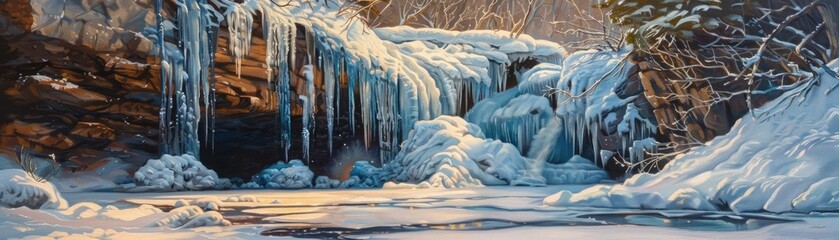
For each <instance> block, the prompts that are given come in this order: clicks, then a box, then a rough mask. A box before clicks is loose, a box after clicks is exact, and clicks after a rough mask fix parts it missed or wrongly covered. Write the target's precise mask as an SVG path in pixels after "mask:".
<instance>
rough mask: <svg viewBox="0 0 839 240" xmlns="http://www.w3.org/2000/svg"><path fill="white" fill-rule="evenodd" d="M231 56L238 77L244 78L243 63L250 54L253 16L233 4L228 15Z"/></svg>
mask: <svg viewBox="0 0 839 240" xmlns="http://www.w3.org/2000/svg"><path fill="white" fill-rule="evenodd" d="M227 29H228V32H229V33H230V39H229V42H228V43H229V50H230V55H231V56H232V57H233V59H234V60H235V62H236V77H238V78H241V77H242V61H243V59H244V58H245V56H247V55H248V53H249V52H250V46H251V30H252V29H253V15H252V14H251V13H250V12H248V11H247V10H246V9H245V8H244V7H242V6H240V5H239V4H231V5H230V8H229V9H228V14H227Z"/></svg>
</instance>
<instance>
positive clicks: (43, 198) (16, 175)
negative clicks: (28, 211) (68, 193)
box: [0, 169, 67, 209]
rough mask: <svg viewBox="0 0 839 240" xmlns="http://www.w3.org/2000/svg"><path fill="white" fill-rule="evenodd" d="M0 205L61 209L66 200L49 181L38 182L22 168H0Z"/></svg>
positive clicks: (64, 205) (65, 204)
mask: <svg viewBox="0 0 839 240" xmlns="http://www.w3.org/2000/svg"><path fill="white" fill-rule="evenodd" d="M0 206H2V207H7V208H17V207H28V208H32V209H38V208H44V209H63V208H67V201H66V200H64V198H62V197H61V193H59V192H58V190H56V189H55V186H53V185H52V183H49V182H38V181H35V179H32V177H30V176H29V175H27V174H26V172H24V171H23V170H20V169H4V170H0Z"/></svg>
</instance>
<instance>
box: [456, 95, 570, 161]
mask: <svg viewBox="0 0 839 240" xmlns="http://www.w3.org/2000/svg"><path fill="white" fill-rule="evenodd" d="M481 103H483V102H481ZM481 103H479V104H481ZM499 105H500V106H501V107H498V108H497V109H494V110H492V109H486V108H484V107H481V108H477V107H476V108H475V109H474V111H470V112H469V113H470V114H469V115H467V119H469V122H471V123H475V124H477V125H478V126H480V127H481V130H483V132H484V133H485V134H486V136H487V137H489V138H493V139H498V140H501V141H502V142H505V143H510V144H513V145H515V146H516V147H517V148H518V149H519V152H522V153H527V152H528V150H529V149H530V143H531V140H532V139H533V136H535V135H536V134H537V133H538V132H539V130H541V129H542V128H543V127H545V126H546V125H547V123H548V121H551V120H552V119H553V108H551V105H550V103H549V102H548V99H547V98H545V97H542V96H535V95H530V94H523V95H520V96H518V97H515V98H513V99H510V100H509V101H508V102H506V103H503V104H499ZM487 110H490V111H487ZM487 113H489V115H488V116H486V115H485V114H487ZM480 115H484V116H480Z"/></svg>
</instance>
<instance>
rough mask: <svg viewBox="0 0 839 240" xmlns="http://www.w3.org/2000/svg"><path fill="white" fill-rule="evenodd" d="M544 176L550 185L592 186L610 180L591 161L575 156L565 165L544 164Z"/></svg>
mask: <svg viewBox="0 0 839 240" xmlns="http://www.w3.org/2000/svg"><path fill="white" fill-rule="evenodd" d="M542 176H543V177H545V180H546V182H547V183H548V184H551V185H554V184H592V183H598V182H601V181H603V180H606V179H608V178H609V176H608V175H607V174H606V172H605V171H603V169H601V168H600V167H598V166H596V165H594V163H593V162H592V161H591V160H588V159H585V158H583V157H580V156H579V155H575V156H573V157H571V159H569V160H568V162H565V163H563V164H551V163H544V165H543V166H542Z"/></svg>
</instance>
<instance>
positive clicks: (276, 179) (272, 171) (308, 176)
mask: <svg viewBox="0 0 839 240" xmlns="http://www.w3.org/2000/svg"><path fill="white" fill-rule="evenodd" d="M314 178H315V173H313V172H312V170H310V169H309V167H307V166H306V165H305V164H303V162H302V161H300V160H296V159H295V160H291V161H289V162H288V163H283V162H278V163H276V164H274V165H271V166H269V167H268V168H265V169H263V170H262V171H261V172H259V174H257V175H256V176H254V177H253V181H251V182H253V183H255V184H257V185H259V186H261V187H264V188H274V189H300V188H312V187H313V186H312V180H313V179H314Z"/></svg>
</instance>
